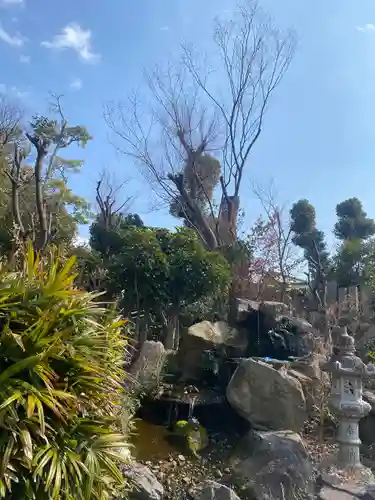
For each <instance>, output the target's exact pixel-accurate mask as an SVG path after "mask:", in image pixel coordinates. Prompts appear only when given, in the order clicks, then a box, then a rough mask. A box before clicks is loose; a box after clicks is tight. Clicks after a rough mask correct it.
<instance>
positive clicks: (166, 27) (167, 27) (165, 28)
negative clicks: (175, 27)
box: [160, 26, 169, 31]
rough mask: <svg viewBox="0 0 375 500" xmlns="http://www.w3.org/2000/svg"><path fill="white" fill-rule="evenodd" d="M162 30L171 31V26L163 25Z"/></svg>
mask: <svg viewBox="0 0 375 500" xmlns="http://www.w3.org/2000/svg"><path fill="white" fill-rule="evenodd" d="M160 31H169V26H162V27H161V28H160Z"/></svg>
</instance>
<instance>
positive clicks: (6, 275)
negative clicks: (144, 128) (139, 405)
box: [0, 245, 128, 500]
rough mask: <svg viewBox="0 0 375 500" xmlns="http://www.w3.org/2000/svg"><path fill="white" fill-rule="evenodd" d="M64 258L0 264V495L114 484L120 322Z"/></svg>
mask: <svg viewBox="0 0 375 500" xmlns="http://www.w3.org/2000/svg"><path fill="white" fill-rule="evenodd" d="M73 269H74V257H72V258H70V259H69V260H68V261H66V262H63V260H62V259H61V258H60V256H59V255H58V254H57V253H56V252H54V253H53V254H51V255H50V256H49V258H47V262H46V261H43V260H41V259H40V258H39V256H38V255H37V254H35V253H34V251H33V249H32V246H31V245H29V247H28V250H27V253H26V256H25V258H24V259H23V269H22V270H20V271H16V272H10V271H9V270H8V269H7V268H6V266H0V498H5V499H9V500H13V499H14V500H16V499H17V500H23V499H25V500H26V499H27V500H29V499H35V500H57V499H58V500H73V499H74V500H86V499H87V500H88V499H101V500H105V499H107V498H110V496H111V495H112V494H113V493H114V492H115V491H116V490H117V488H118V487H121V486H122V485H123V481H124V480H123V476H122V474H121V471H120V468H119V466H120V463H121V461H124V460H126V456H127V451H128V444H127V442H126V439H125V435H124V432H123V429H122V416H121V411H122V410H121V409H122V401H123V397H124V396H125V394H124V392H123V391H124V389H123V387H124V371H123V363H124V359H125V351H126V345H127V344H126V337H125V336H124V321H121V320H120V319H119V318H117V317H115V315H114V313H113V311H112V312H111V311H110V310H108V308H105V307H104V306H103V305H102V304H100V303H99V302H98V300H97V295H98V294H93V293H87V292H83V291H80V290H77V289H75V288H74V279H75V274H74V271H73Z"/></svg>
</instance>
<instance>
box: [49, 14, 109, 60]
mask: <svg viewBox="0 0 375 500" xmlns="http://www.w3.org/2000/svg"><path fill="white" fill-rule="evenodd" d="M42 46H43V47H46V48H47V49H55V50H65V49H71V50H74V51H75V52H76V53H77V54H78V56H79V57H80V58H81V59H82V60H83V61H86V62H97V61H98V60H99V59H100V55H99V54H95V53H94V52H93V51H92V33H91V31H90V30H85V29H83V28H81V26H80V25H79V24H77V23H71V24H68V25H67V26H65V28H63V29H62V30H61V32H60V33H59V34H58V35H55V36H54V37H53V39H52V41H50V42H42Z"/></svg>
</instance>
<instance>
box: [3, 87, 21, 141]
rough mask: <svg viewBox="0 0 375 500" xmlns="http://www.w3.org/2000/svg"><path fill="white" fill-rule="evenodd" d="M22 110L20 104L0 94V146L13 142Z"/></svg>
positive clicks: (18, 130) (17, 132)
mask: <svg viewBox="0 0 375 500" xmlns="http://www.w3.org/2000/svg"><path fill="white" fill-rule="evenodd" d="M22 119H23V111H22V109H21V107H20V106H18V105H17V104H16V103H13V102H12V101H10V100H9V99H8V98H7V97H6V96H5V95H1V94H0V148H1V149H2V148H4V146H5V145H7V144H9V143H11V142H13V141H14V140H15V139H16V138H17V136H18V134H19V133H20V128H21V122H22Z"/></svg>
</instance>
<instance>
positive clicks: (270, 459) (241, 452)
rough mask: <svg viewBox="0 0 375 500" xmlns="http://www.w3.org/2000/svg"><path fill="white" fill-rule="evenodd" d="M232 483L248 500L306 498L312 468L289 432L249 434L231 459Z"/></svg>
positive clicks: (297, 439)
mask: <svg viewBox="0 0 375 500" xmlns="http://www.w3.org/2000/svg"><path fill="white" fill-rule="evenodd" d="M231 467H232V482H233V484H235V485H236V486H238V488H239V489H240V490H241V492H243V494H242V493H241V495H242V496H243V497H244V498H249V499H250V498H251V499H252V500H283V499H288V500H289V499H290V500H292V499H293V498H306V496H307V495H309V494H312V493H313V491H314V480H313V466H312V463H311V460H310V458H309V455H308V453H307V450H306V448H305V446H304V443H303V441H302V439H301V437H300V436H299V435H298V434H295V433H293V432H291V431H287V430H285V431H277V432H256V431H250V432H249V434H247V435H246V436H245V437H244V438H243V439H242V440H241V444H240V446H239V448H237V449H236V450H235V452H234V455H233V457H232V459H231Z"/></svg>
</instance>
